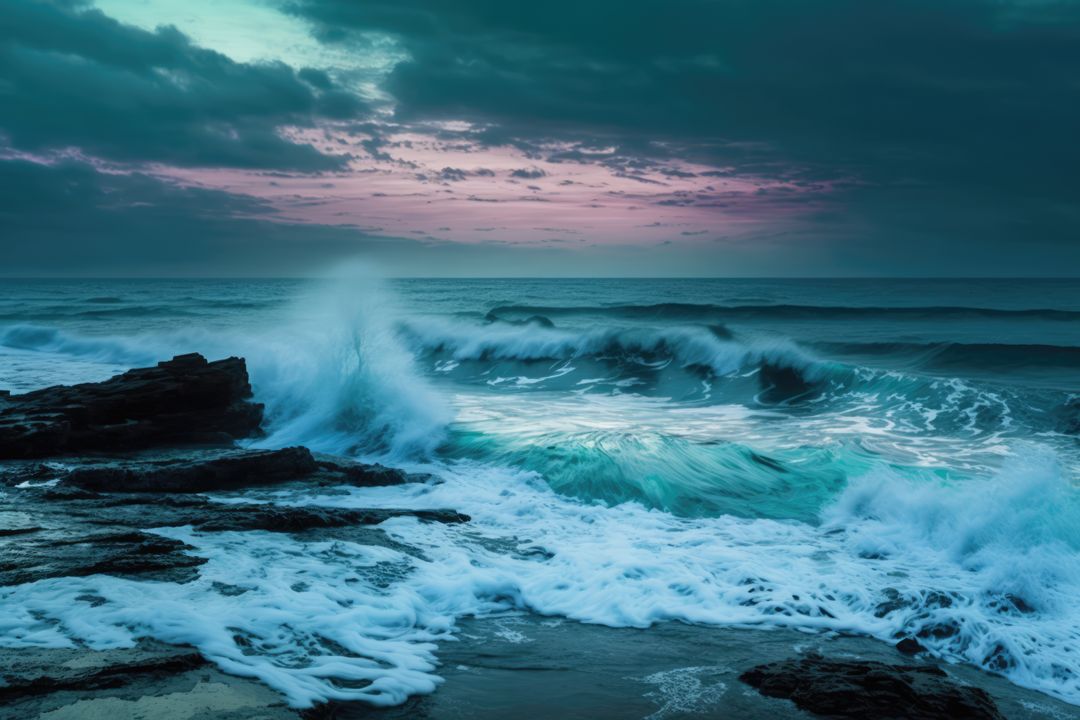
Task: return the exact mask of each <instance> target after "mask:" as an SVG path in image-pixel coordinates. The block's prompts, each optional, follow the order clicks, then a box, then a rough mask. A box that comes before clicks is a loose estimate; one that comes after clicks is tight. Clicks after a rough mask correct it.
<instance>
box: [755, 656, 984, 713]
mask: <svg viewBox="0 0 1080 720" xmlns="http://www.w3.org/2000/svg"><path fill="white" fill-rule="evenodd" d="M739 679H740V680H742V681H743V682H745V683H747V684H748V685H751V686H752V687H755V688H757V690H758V692H760V693H761V694H762V695H766V696H768V697H776V698H786V699H789V700H791V701H792V702H794V703H795V705H796V706H798V707H799V708H800V709H802V710H807V711H809V712H813V713H818V714H820V715H827V716H829V717H834V718H888V719H894V720H900V718H903V719H904V720H956V718H972V719H976V720H983V719H985V720H1004V716H1003V715H1002V714H1001V713H1000V712H999V711H998V709H997V707H996V706H995V705H994V702H993V700H991V699H990V696H989V695H988V694H987V693H986V692H985V691H983V690H982V689H980V688H974V687H967V686H963V685H957V684H956V683H954V682H953V681H952V680H950V679H949V676H948V675H947V674H945V672H944V671H943V670H941V669H940V668H938V667H934V666H929V665H925V666H924V665H887V664H885V663H880V662H873V661H859V660H826V659H825V658H823V657H820V656H816V655H815V656H807V657H804V658H800V659H792V660H784V661H781V662H775V663H769V664H767V665H759V666H757V667H755V668H752V669H750V670H748V671H746V672H744V673H743V674H742V675H740V676H739Z"/></svg>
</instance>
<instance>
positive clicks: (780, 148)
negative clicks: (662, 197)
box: [288, 0, 1080, 262]
mask: <svg viewBox="0 0 1080 720" xmlns="http://www.w3.org/2000/svg"><path fill="white" fill-rule="evenodd" d="M288 9H289V11H290V12H293V13H296V14H298V15H301V16H303V17H305V18H307V19H309V20H311V21H313V22H314V23H316V24H317V25H318V26H320V27H324V28H331V27H332V28H335V30H336V37H339V38H342V37H347V36H348V32H349V31H350V29H351V30H375V31H383V32H387V33H390V34H392V35H394V36H395V37H397V38H398V39H399V41H400V42H401V43H402V44H403V45H404V47H405V48H406V49H407V50H408V52H409V55H410V59H409V60H408V61H407V62H403V63H401V64H399V65H398V66H397V68H396V69H395V70H394V72H393V73H392V74H391V76H390V78H389V80H388V82H387V84H386V89H387V90H388V91H389V92H390V93H391V94H392V95H393V96H394V97H395V98H396V100H397V103H398V104H397V110H396V112H397V117H398V118H399V120H401V121H416V120H437V119H449V118H452V119H465V120H473V121H477V122H483V123H489V124H490V128H491V129H490V130H489V131H488V133H489V136H490V139H491V140H492V141H493V142H506V141H508V140H509V139H513V138H517V139H518V141H524V142H528V141H529V140H530V139H533V140H535V139H547V138H555V139H567V140H578V141H585V142H592V143H593V144H594V146H595V147H603V146H605V145H608V146H613V147H616V148H617V149H618V154H619V155H620V156H622V157H632V156H635V155H636V156H639V157H653V158H664V157H681V158H684V159H691V160H701V161H705V162H708V163H712V164H714V165H716V166H718V167H722V168H724V170H722V171H717V173H716V174H717V175H718V176H722V175H723V174H726V173H729V172H730V173H736V174H743V175H745V174H754V175H758V176H762V177H772V178H781V179H784V180H786V181H790V182H793V183H803V184H812V183H820V182H823V181H830V182H832V183H837V184H838V185H837V186H836V187H835V188H834V189H833V190H832V192H833V193H834V194H835V195H836V196H837V197H839V198H842V199H843V200H844V201H846V202H847V203H849V204H850V206H851V208H852V212H853V213H854V214H855V215H856V216H857V217H858V218H859V219H860V221H862V222H863V223H865V225H864V229H865V230H866V231H869V232H872V233H874V237H875V238H876V239H878V240H879V241H881V242H886V243H890V242H891V243H902V242H904V238H907V237H909V233H910V232H914V233H916V234H917V235H919V236H922V235H923V234H925V233H933V232H935V228H937V230H936V232H937V234H938V236H939V237H940V238H941V239H943V240H947V241H951V242H956V243H959V244H962V245H964V246H965V247H966V248H968V249H969V250H970V251H972V252H983V251H997V249H1000V248H1010V247H1011V248H1013V251H1019V250H1020V247H1019V245H1020V243H1022V242H1023V238H1024V237H1025V236H1026V234H1027V233H1029V232H1031V231H1032V230H1033V229H1036V228H1037V229H1038V231H1039V232H1043V233H1046V234H1047V238H1048V239H1049V240H1052V242H1050V243H1049V245H1046V247H1050V246H1055V247H1058V248H1060V247H1061V246H1062V245H1065V244H1069V243H1075V242H1077V238H1078V237H1080V222H1078V212H1077V206H1078V203H1080V200H1078V198H1080V179H1078V176H1077V174H1076V173H1075V170H1074V168H1075V166H1076V165H1077V163H1080V143H1077V142H1075V139H1074V135H1075V133H1076V128H1077V127H1080V83H1077V82H1076V78H1077V77H1078V76H1080V4H1077V3H1072V2H1024V1H1023V0H874V1H873V2H867V1H866V0H821V1H820V2H804V1H803V0H753V1H751V0H711V1H708V2H707V1H705V0H671V1H670V2H668V3H665V4H664V5H663V7H660V6H658V5H656V4H655V3H626V2H617V1H616V0H593V1H592V2H584V3H583V2H578V1H577V0H552V1H551V2H546V3H507V2H504V1H503V0H461V1H460V2H455V3H445V2H441V0H392V1H391V0H368V1H367V2H363V3H356V2H351V1H350V0H291V2H290V3H289V5H288ZM582 155H583V154H582V153H581V152H580V151H570V152H569V153H565V154H564V157H565V159H568V160H580V159H581V156H582ZM594 155H596V157H595V159H596V160H597V161H603V158H602V156H600V155H599V154H594ZM982 210H985V212H984V213H980V211H982ZM899 218H902V219H903V221H902V222H900V223H897V222H896V221H897V219H899ZM1049 262H1054V260H1053V259H1050V260H1049Z"/></svg>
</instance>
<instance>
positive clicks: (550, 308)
mask: <svg viewBox="0 0 1080 720" xmlns="http://www.w3.org/2000/svg"><path fill="white" fill-rule="evenodd" d="M530 315H539V316H543V317H547V318H551V317H558V316H574V315H596V316H604V317H616V318H625V319H634V320H707V319H718V320H723V319H725V318H739V319H743V318H746V319H754V318H757V319H762V318H775V319H803V318H806V319H812V318H828V319H846V318H866V317H880V318H911V319H943V318H952V319H963V318H1012V319H1024V318H1028V319H1041V320H1057V321H1075V320H1080V311H1074V310H1057V309H1051V308H1029V309H1018V310H1007V309H1001V308H980V307H964V306H951V305H941V306H926V307H862V306H859V307H854V306H843V305H706V304H693V303H657V304H654V305H604V306H589V305H577V306H558V305H502V306H499V307H495V308H492V310H491V311H490V313H489V316H490V317H495V318H504V319H511V318H515V317H521V316H530Z"/></svg>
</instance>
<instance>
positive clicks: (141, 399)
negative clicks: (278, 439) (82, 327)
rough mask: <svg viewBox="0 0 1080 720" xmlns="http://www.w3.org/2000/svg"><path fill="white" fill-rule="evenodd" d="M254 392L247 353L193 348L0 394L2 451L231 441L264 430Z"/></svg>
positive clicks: (30, 453) (30, 454)
mask: <svg viewBox="0 0 1080 720" xmlns="http://www.w3.org/2000/svg"><path fill="white" fill-rule="evenodd" d="M250 397H251V386H250V384H249V383H248V374H247V367H246V365H245V364H244V361H243V359H241V358H227V359H225V360H218V361H216V362H207V360H206V358H204V357H203V356H202V355H198V354H195V353H193V354H190V355H178V356H176V357H174V358H173V359H172V360H168V361H165V362H161V363H158V365H157V366H156V367H152V368H139V369H135V370H129V371H128V372H126V373H124V374H122V375H117V376H116V377H113V378H111V379H109V380H106V381H104V382H100V383H84V384H81V385H71V386H56V387H49V388H43V389H41V390H35V391H33V392H29V393H26V394H23V395H8V396H4V397H0V458H5V459H10V458H35V457H50V456H57V455H63V454H69V453H82V452H114V451H123V450H131V449H135V448H145V447H151V446H154V445H162V444H170V443H171V444H186V443H206V444H226V443H229V442H231V441H232V439H234V438H241V437H246V436H248V435H251V434H252V433H254V432H256V431H257V430H258V428H259V423H260V422H261V421H262V414H263V407H262V405H260V404H257V403H253V402H250V400H249V398H250Z"/></svg>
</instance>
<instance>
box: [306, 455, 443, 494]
mask: <svg viewBox="0 0 1080 720" xmlns="http://www.w3.org/2000/svg"><path fill="white" fill-rule="evenodd" d="M318 462H319V467H320V468H321V469H322V470H324V471H325V473H326V475H325V476H324V477H322V478H320V480H321V482H322V483H323V484H340V485H356V486H357V487H378V486H383V485H400V484H402V483H407V482H426V481H428V480H430V479H431V476H430V475H423V474H420V475H417V474H409V473H406V472H405V471H403V470H398V469H397V468H388V467H386V466H385V465H379V464H377V463H376V464H374V465H367V464H364V463H358V462H352V461H349V460H345V459H342V458H335V459H334V460H328V459H325V456H323V457H320V458H319V459H318Z"/></svg>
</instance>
